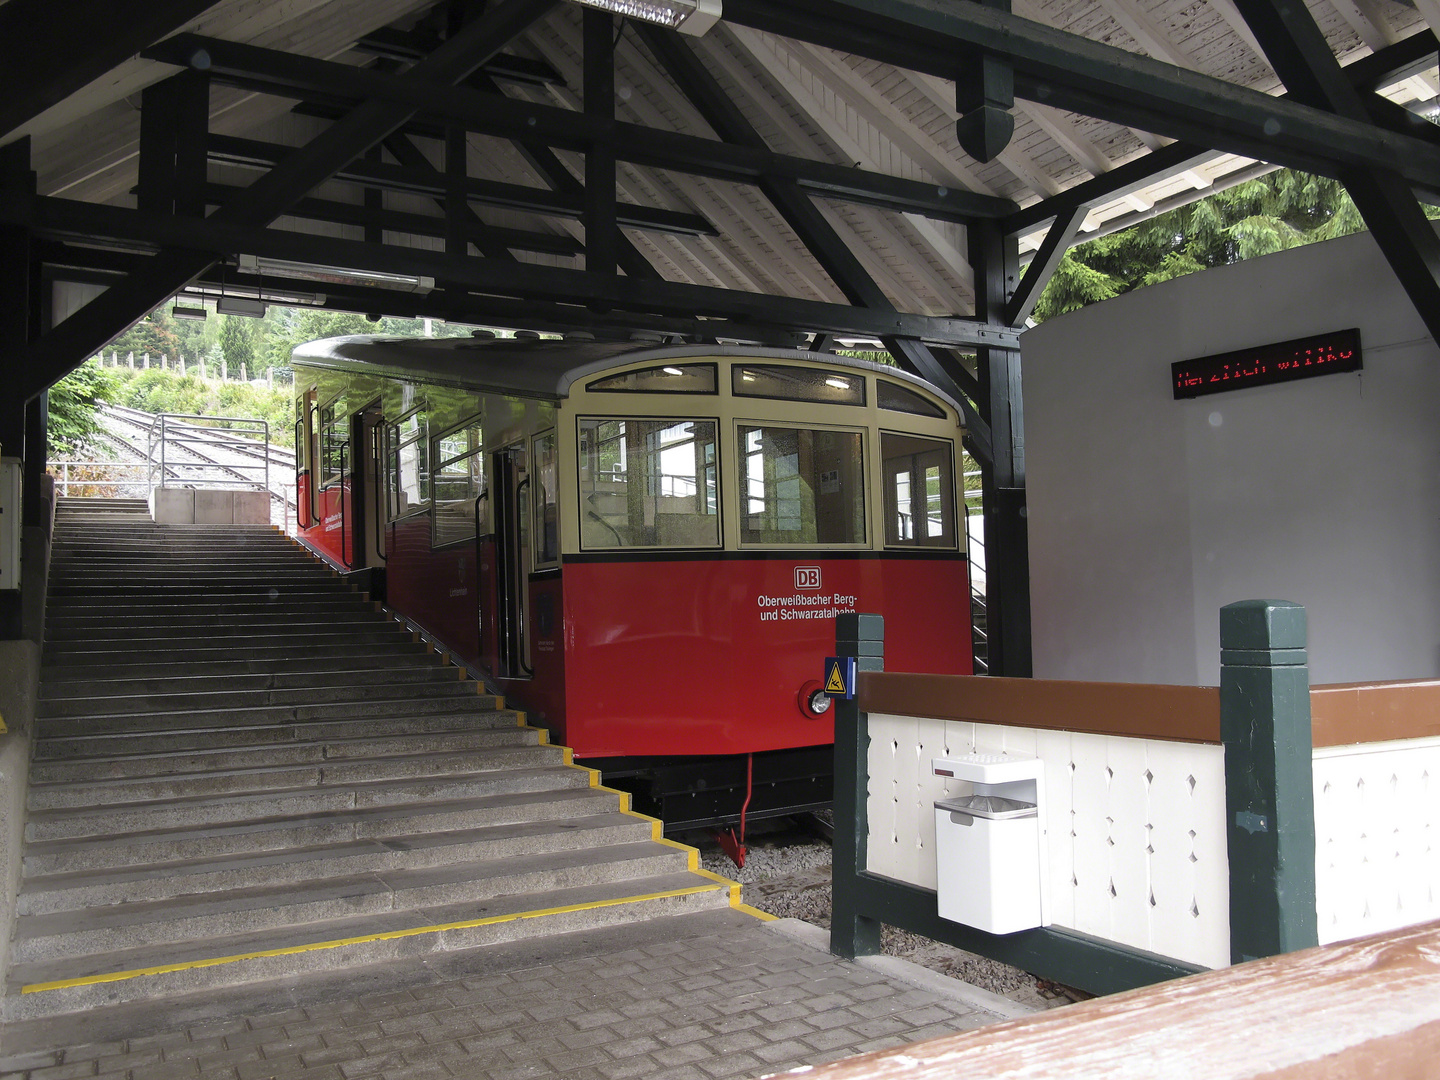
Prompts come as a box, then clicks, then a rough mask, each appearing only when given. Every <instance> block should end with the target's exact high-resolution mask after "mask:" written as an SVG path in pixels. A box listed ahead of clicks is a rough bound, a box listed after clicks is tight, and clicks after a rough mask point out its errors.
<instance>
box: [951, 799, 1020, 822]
mask: <svg viewBox="0 0 1440 1080" xmlns="http://www.w3.org/2000/svg"><path fill="white" fill-rule="evenodd" d="M935 809H936V810H949V811H952V812H953V811H959V812H960V813H963V814H973V815H975V816H976V817H983V818H1012V817H1028V816H1029V815H1031V814H1034V813H1035V811H1036V807H1035V804H1034V803H1032V802H1021V801H1020V800H1019V799H1007V798H1005V797H1004V796H1003V795H961V796H958V797H956V798H954V799H942V800H940V801H939V802H937V803H936V804H935Z"/></svg>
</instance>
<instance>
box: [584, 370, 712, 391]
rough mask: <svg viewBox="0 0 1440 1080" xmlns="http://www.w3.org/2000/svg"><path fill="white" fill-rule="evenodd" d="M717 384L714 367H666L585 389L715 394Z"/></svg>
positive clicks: (602, 381)
mask: <svg viewBox="0 0 1440 1080" xmlns="http://www.w3.org/2000/svg"><path fill="white" fill-rule="evenodd" d="M717 382H718V380H717V377H716V374H715V365H714V364H665V365H663V366H661V367H652V368H641V369H640V370H639V371H626V372H623V373H621V374H619V375H607V376H606V377H605V378H603V379H596V380H595V381H594V382H592V383H590V384H589V385H588V386H586V387H585V389H587V390H604V391H607V392H610V393H627V394H713V393H715V392H716V386H717Z"/></svg>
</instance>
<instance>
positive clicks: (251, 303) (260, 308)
mask: <svg viewBox="0 0 1440 1080" xmlns="http://www.w3.org/2000/svg"><path fill="white" fill-rule="evenodd" d="M215 311H216V313H217V314H220V315H243V316H244V317H245V318H247V319H263V318H264V317H265V301H263V300H251V299H250V298H249V297H248V296H222V297H220V299H219V300H216V301H215Z"/></svg>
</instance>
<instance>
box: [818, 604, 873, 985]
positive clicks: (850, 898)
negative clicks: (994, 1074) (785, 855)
mask: <svg viewBox="0 0 1440 1080" xmlns="http://www.w3.org/2000/svg"><path fill="white" fill-rule="evenodd" d="M835 655H836V656H853V657H855V658H856V660H855V667H856V670H857V671H884V670H885V619H884V617H883V616H880V615H859V614H848V615H837V616H836V617H835ZM834 702H835V704H834V713H835V794H834V801H833V803H832V805H833V807H834V814H835V841H834V845H833V848H832V853H831V864H832V869H831V878H830V880H831V883H832V885H831V908H830V951H831V952H832V953H835V954H836V955H837V956H844V957H848V958H849V959H852V960H853V959H854V958H855V957H857V956H868V955H872V954H874V953H878V952H879V951H880V923H879V921H877V920H876V919H873V918H870V917H869V916H866V915H862V914H860V910H859V902H858V901H859V897H858V896H857V895H856V885H857V881H858V878H859V876H860V875H861V874H862V873H864V872H865V864H866V844H867V842H868V838H869V832H870V822H869V817H868V812H867V809H866V798H867V796H868V794H869V786H870V785H869V780H870V766H869V750H870V732H869V730H868V725H867V724H866V722H865V718H864V717H863V716H861V714H860V703H859V700H858V699H851V700H848V701H847V700H846V699H845V698H835V699H834Z"/></svg>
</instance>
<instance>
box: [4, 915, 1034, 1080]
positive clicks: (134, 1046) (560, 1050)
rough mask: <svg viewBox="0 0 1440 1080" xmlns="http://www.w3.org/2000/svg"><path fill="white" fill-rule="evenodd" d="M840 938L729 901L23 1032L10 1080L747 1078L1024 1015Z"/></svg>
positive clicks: (12, 1055)
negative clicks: (831, 945)
mask: <svg viewBox="0 0 1440 1080" xmlns="http://www.w3.org/2000/svg"><path fill="white" fill-rule="evenodd" d="M825 940H826V935H825V932H824V931H821V930H818V929H817V928H814V927H810V926H807V925H805V924H801V923H795V922H793V921H792V920H783V921H781V922H778V923H764V922H761V921H759V920H757V919H755V918H753V917H751V916H748V915H745V914H743V913H740V912H737V911H721V912H713V913H709V914H706V915H701V916H689V917H685V918H677V919H664V920H656V921H654V922H651V923H648V924H645V925H643V926H639V927H623V928H614V929H610V930H604V931H594V932H587V933H579V934H570V935H564V936H561V937H556V938H549V939H542V940H539V941H536V942H531V943H525V944H521V945H512V946H503V947H498V948H493V949H489V950H480V951H477V952H475V953H471V954H459V955H456V956H453V957H446V958H443V959H441V960H438V961H437V960H434V959H431V960H429V961H421V960H416V961H413V962H410V963H408V964H406V963H402V964H392V965H386V966H384V967H383V968H382V967H377V968H375V969H366V970H363V971H360V972H353V973H349V974H347V975H346V976H345V977H343V978H341V979H337V978H335V977H333V976H331V977H328V978H326V979H321V980H316V981H307V982H304V983H299V984H295V985H287V986H284V987H276V986H273V985H267V986H263V987H254V988H250V989H248V990H240V991H235V992H232V993H230V994H228V995H225V996H224V997H220V998H217V997H215V996H213V995H211V996H208V997H205V998H203V999H202V998H199V997H197V998H196V999H194V1000H188V1001H187V1000H181V1001H178V1002H169V1003H167V1004H166V1005H165V1006H163V1007H159V1006H155V1005H135V1006H127V1007H123V1008H116V1009H110V1010H99V1011H95V1012H92V1013H88V1014H84V1015H81V1016H77V1017H67V1018H64V1019H59V1020H46V1021H36V1022H29V1023H17V1024H12V1025H10V1026H9V1027H8V1028H7V1029H6V1030H5V1031H4V1032H3V1034H0V1080H71V1078H75V1077H103V1078H106V1080H122V1078H123V1080H178V1078H192V1077H194V1078H203V1080H289V1078H291V1077H295V1078H303V1080H357V1078H363V1080H430V1078H436V1080H439V1078H451V1077H464V1078H471V1080H539V1078H547V1077H557V1078H566V1080H625V1078H630V1077H644V1078H646V1080H719V1078H727V1077H733V1078H737V1080H743V1078H748V1077H759V1076H764V1075H767V1074H769V1073H774V1072H779V1071H783V1070H786V1069H792V1068H795V1067H797V1066H802V1065H815V1064H819V1063H821V1062H825V1061H830V1060H833V1059H835V1058H840V1057H847V1056H849V1055H852V1054H857V1053H862V1052H865V1051H868V1050H878V1049H882V1048H885V1047H890V1046H898V1045H902V1044H904V1043H908V1042H914V1041H918V1040H920V1039H926V1038H932V1037H934V1036H937V1035H943V1034H949V1033H952V1032H956V1031H962V1030H967V1029H970V1028H976V1027H981V1026H983V1025H986V1024H992V1023H997V1022H999V1021H1000V1020H1002V1019H1005V1018H1008V1017H1014V1016H1017V1015H1020V1014H1021V1013H1023V1012H1026V1011H1028V1010H1027V1009H1025V1008H1024V1007H1022V1006H1017V1005H1016V1004H1015V1003H1014V1002H1012V1001H1008V1000H1006V999H1004V998H1000V997H996V996H994V995H991V994H988V993H987V992H985V991H983V990H977V989H975V988H973V987H967V986H966V985H965V984H963V983H958V982H955V981H954V980H950V979H946V978H944V977H943V976H939V975H935V974H933V973H931V972H928V971H925V970H923V969H921V968H917V967H914V966H913V965H909V964H906V963H905V962H904V961H897V960H893V959H890V958H881V957H876V958H867V959H866V960H864V961H862V962H860V963H853V962H850V961H845V960H841V959H839V958H837V957H834V956H831V955H830V954H829V953H828V952H827V951H825Z"/></svg>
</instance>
